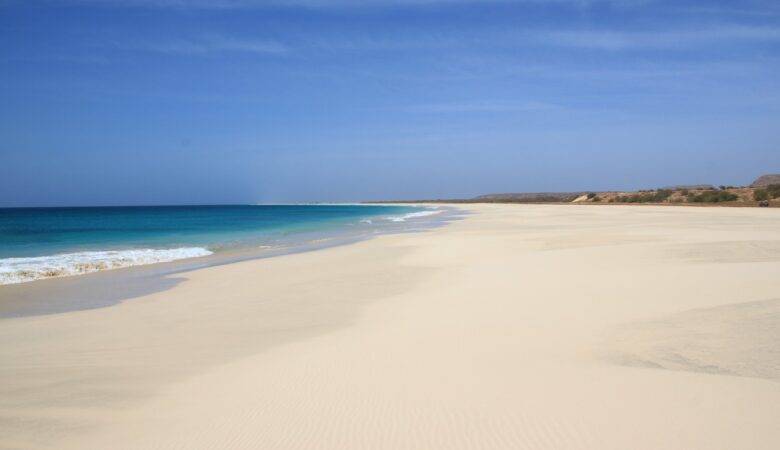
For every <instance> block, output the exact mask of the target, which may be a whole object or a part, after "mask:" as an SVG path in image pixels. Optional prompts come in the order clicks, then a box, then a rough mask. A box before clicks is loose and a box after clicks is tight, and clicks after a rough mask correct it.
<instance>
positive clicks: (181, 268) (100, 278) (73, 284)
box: [0, 204, 462, 320]
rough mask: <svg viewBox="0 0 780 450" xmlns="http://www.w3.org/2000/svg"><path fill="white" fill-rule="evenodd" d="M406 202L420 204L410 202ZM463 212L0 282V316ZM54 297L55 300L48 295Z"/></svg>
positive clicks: (49, 309)
mask: <svg viewBox="0 0 780 450" xmlns="http://www.w3.org/2000/svg"><path fill="white" fill-rule="evenodd" d="M408 206H420V205H415V204H409V205H408ZM461 214H462V212H461V211H459V210H458V209H457V208H453V207H449V208H447V209H443V210H442V214H441V215H438V214H437V215H429V216H425V219H424V220H423V221H415V222H407V224H408V225H411V226H412V228H411V229H408V230H407V229H401V228H387V229H377V230H374V232H373V233H372V234H360V235H350V234H347V233H345V232H344V230H335V231H336V232H334V231H333V230H330V231H327V232H325V233H322V232H307V233H302V234H300V235H298V236H297V237H298V239H297V241H294V242H291V243H288V244H286V245H281V246H276V247H267V248H265V247H258V248H254V247H248V248H233V249H227V250H221V251H216V252H213V253H212V254H210V255H207V256H201V257H196V258H184V259H178V260H174V261H167V262H158V263H153V264H141V265H135V266H128V267H120V268H115V269H109V270H98V271H94V272H89V273H84V274H77V275H70V276H59V277H50V278H43V279H39V280H34V281H29V282H24V283H13V284H4V285H0V320H3V319H12V318H18V317H25V316H37V315H47V314H58V313H63V312H69V311H79V310H84V309H94V308H102V307H107V306H112V305H115V304H117V303H121V302H123V301H127V300H132V299H133V298H136V297H140V296H143V295H148V294H153V293H157V292H162V291H165V290H168V289H171V288H173V287H175V286H176V285H177V284H178V282H179V280H180V279H181V276H182V275H184V274H186V273H187V272H190V271H193V270H198V269H202V268H208V267H217V266H222V265H229V264H234V263H239V262H244V261H251V260H256V259H266V258H274V257H278V256H283V255H288V254H296V253H304V252H310V251H318V250H323V249H327V248H331V247H337V246H342V245H350V244H353V243H356V242H362V241H365V240H369V239H372V238H375V237H377V236H382V235H386V234H396V233H408V232H415V231H417V230H426V229H430V228H436V227H440V226H443V225H445V224H447V223H449V222H450V221H453V220H459V219H460V217H461ZM53 297H56V300H55V301H52V298H53Z"/></svg>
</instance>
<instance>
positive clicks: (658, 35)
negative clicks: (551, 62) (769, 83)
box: [533, 25, 780, 50]
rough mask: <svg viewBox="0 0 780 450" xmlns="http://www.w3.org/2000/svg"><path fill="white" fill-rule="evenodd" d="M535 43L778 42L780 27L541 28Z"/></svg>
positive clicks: (612, 46)
mask: <svg viewBox="0 0 780 450" xmlns="http://www.w3.org/2000/svg"><path fill="white" fill-rule="evenodd" d="M533 39H534V41H535V43H538V44H545V45H555V46H563V47H578V48H590V49H601V50H631V49H673V48H689V47H696V46H701V45H708V44H713V43H724V42H725V43H743V42H761V41H763V42H775V41H780V28H778V27H767V26H733V25H729V26H720V27H709V28H703V29H679V30H660V31H652V32H651V31H647V32H619V31H606V30H575V31H543V32H539V33H535V34H534V35H533Z"/></svg>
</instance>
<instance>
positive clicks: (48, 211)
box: [0, 205, 437, 284]
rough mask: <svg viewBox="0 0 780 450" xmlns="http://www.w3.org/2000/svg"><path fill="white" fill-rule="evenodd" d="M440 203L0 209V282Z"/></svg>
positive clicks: (256, 240) (305, 231) (395, 218)
mask: <svg viewBox="0 0 780 450" xmlns="http://www.w3.org/2000/svg"><path fill="white" fill-rule="evenodd" d="M435 212H437V211H426V210H424V209H422V208H415V207H408V206H372V205H365V206H363V205H257V206H255V205H239V206H160V207H101V208H13V209H0V284H8V283H18V282H24V281H32V280H35V279H40V278H47V277H52V276H63V275H76V274H79V273H88V272H93V271H96V270H102V269H111V268H118V267H126V266H131V265H140V264H149V263H155V262H163V261H172V260H176V259H182V258H188V257H197V256H206V255H209V254H211V253H213V252H218V251H222V250H225V249H231V248H241V247H257V246H261V247H262V246H271V247H272V246H274V245H279V244H280V243H285V244H290V243H295V242H296V239H298V238H300V239H304V237H305V239H311V238H312V236H317V235H318V234H323V235H324V234H327V233H333V232H339V233H346V234H349V233H363V234H365V233H371V232H373V231H375V230H376V229H380V228H381V227H383V226H388V225H391V224H398V223H402V222H406V221H407V220H419V219H421V218H422V217H423V216H426V215H429V214H433V213H435Z"/></svg>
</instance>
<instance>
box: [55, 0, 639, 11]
mask: <svg viewBox="0 0 780 450" xmlns="http://www.w3.org/2000/svg"><path fill="white" fill-rule="evenodd" d="M651 1H652V0H53V3H61V4H66V5H67V4H82V5H85V4H86V5H95V6H105V7H140V8H182V9H184V8H187V9H232V8H236V9H239V8H242V9H243V8H268V7H274V8H278V7H292V8H296V7H301V8H311V9H334V8H359V9H370V8H378V7H392V8H399V7H400V8H403V7H429V6H436V5H453V4H461V5H463V4H473V5H490V4H494V5H495V4H537V5H538V4H542V5H543V4H557V5H560V4H571V5H574V6H577V7H582V6H588V5H591V4H594V3H601V4H604V3H611V4H615V5H624V6H625V5H638V4H646V3H650V2H651Z"/></svg>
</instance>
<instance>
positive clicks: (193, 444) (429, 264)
mask: <svg viewBox="0 0 780 450" xmlns="http://www.w3.org/2000/svg"><path fill="white" fill-rule="evenodd" d="M456 207H463V205H456ZM466 208H467V209H468V211H469V215H467V216H466V217H465V218H464V219H463V220H458V221H454V222H451V223H449V224H447V225H445V226H442V227H438V228H432V229H429V230H426V231H422V232H417V233H407V234H388V235H382V236H379V237H377V238H375V239H369V240H365V241H361V242H357V243H354V244H351V245H343V246H338V247H330V248H327V249H323V250H321V251H315V252H304V253H297V254H290V255H284V256H279V257H274V258H267V259H255V260H250V261H244V262H238V263H234V264H227V265H222V266H215V267H208V268H202V269H198V270H193V271H190V272H187V273H185V274H182V276H181V278H182V281H181V282H179V283H178V284H177V285H176V286H174V287H172V288H171V289H169V290H166V291H164V292H157V293H151V294H148V295H143V296H141V297H138V298H135V299H134V300H133V301H129V302H123V303H121V304H117V305H115V306H112V307H110V308H100V309H92V310H81V311H73V312H68V313H63V314H51V315H46V316H34V317H23V318H18V319H13V320H5V321H3V322H2V323H3V327H0V339H2V340H3V341H4V342H9V343H10V342H13V343H14V345H5V346H0V361H3V364H2V367H3V369H2V370H0V386H1V387H0V447H2V448H5V447H9V448H14V447H19V448H30V449H49V448H64V449H68V448H74V449H76V448H109V447H110V448H116V449H123V448H126V449H136V448H160V449H174V448H196V449H197V448H204V449H205V448H215V447H228V446H229V447H231V448H237V449H243V448H246V449H256V448H323V449H334V450H335V449H339V450H343V449H351V448H354V449H362V448H373V449H398V448H432V449H436V448H442V449H444V448H446V449H453V448H455V449H457V448H464V449H465V448H469V449H473V448H491V449H497V448H507V449H509V448H523V447H533V448H545V447H548V448H600V449H615V450H617V449H624V448H635V449H648V450H649V449H657V448H670V449H677V448H679V449H707V450H711V449H724V450H725V449H731V448H737V447H748V448H752V449H770V448H773V446H774V444H775V443H776V442H777V441H778V439H780V432H778V430H777V427H776V424H775V420H774V418H775V417H777V414H780V383H778V381H780V373H778V372H777V371H776V370H775V369H774V368H776V367H780V364H779V363H780V361H778V360H777V359H776V358H777V355H775V354H773V353H772V352H767V351H765V350H762V349H766V348H769V347H767V345H768V344H771V343H773V342H777V339H778V338H780V324H778V323H776V321H777V317H780V315H779V314H778V312H780V298H778V297H777V286H778V285H777V277H776V274H777V270H778V269H780V227H778V225H779V224H780V215H778V214H777V213H776V212H774V213H770V214H764V213H763V212H762V213H758V212H757V211H754V210H747V209H739V210H738V209H709V210H707V209H704V210H703V209H699V208H696V209H690V210H682V209H673V210H669V209H664V208H619V209H614V208H604V209H599V208H586V209H571V208H565V207H563V206H560V205H559V206H542V205H522V206H519V207H517V206H515V205H513V206H512V207H509V206H507V205H477V206H468V207H466ZM744 330H749V331H750V332H745V331H744ZM745 356H747V359H745Z"/></svg>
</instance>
